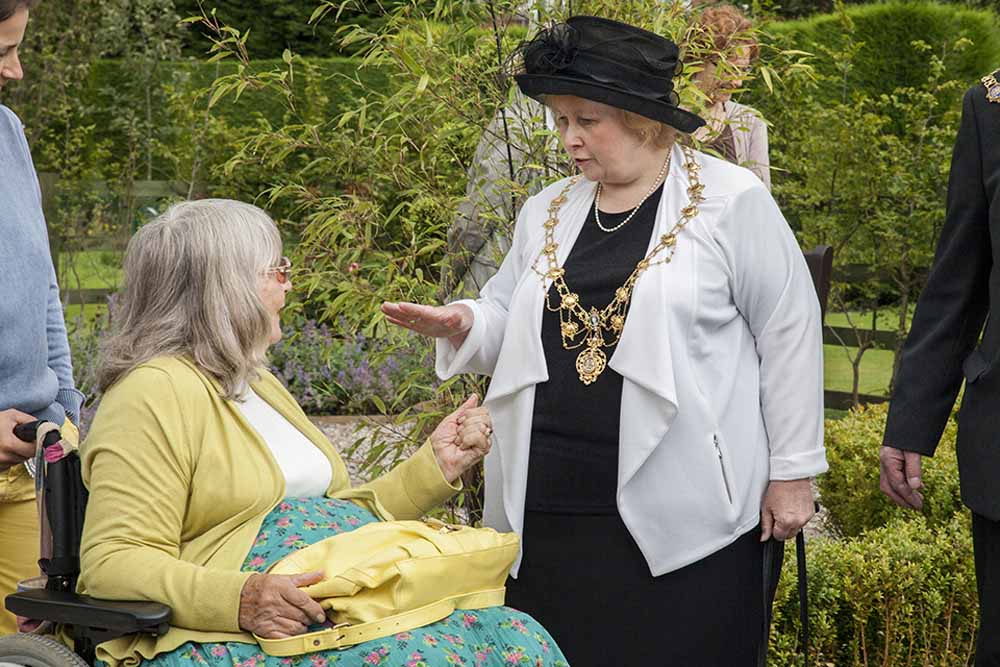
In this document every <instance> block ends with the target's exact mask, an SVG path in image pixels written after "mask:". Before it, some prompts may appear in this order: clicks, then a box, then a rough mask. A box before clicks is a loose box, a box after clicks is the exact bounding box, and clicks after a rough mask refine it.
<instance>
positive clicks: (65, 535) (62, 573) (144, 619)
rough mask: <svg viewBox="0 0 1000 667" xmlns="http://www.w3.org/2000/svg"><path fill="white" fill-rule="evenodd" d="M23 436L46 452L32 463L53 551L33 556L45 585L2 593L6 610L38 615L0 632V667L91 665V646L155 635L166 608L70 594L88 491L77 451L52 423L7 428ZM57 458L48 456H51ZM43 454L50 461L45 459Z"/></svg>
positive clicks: (163, 624) (164, 624)
mask: <svg viewBox="0 0 1000 667" xmlns="http://www.w3.org/2000/svg"><path fill="white" fill-rule="evenodd" d="M14 433H15V435H16V436H17V437H18V438H20V439H21V440H24V441H25V442H36V436H37V435H39V434H41V436H42V442H41V443H40V447H41V451H42V452H43V453H45V454H46V455H48V456H47V457H45V458H43V459H42V460H38V459H36V461H38V463H37V465H36V473H35V474H36V482H37V485H38V488H39V489H40V493H41V494H42V507H43V512H44V515H45V516H44V518H43V525H44V524H45V523H47V524H48V526H49V528H50V529H51V532H52V554H51V556H49V557H47V558H42V559H41V560H40V561H39V565H40V566H41V569H42V572H44V574H45V577H44V580H45V587H44V588H38V589H29V590H21V591H19V592H17V593H14V594H12V595H8V596H7V598H6V599H5V600H4V605H5V606H6V608H7V609H8V611H10V612H11V613H13V614H16V615H17V616H23V617H25V618H30V619H33V620H37V621H41V622H42V625H41V626H40V627H39V629H38V630H37V631H36V632H32V633H24V632H22V633H18V634H15V635H8V636H6V637H0V667H90V666H91V665H93V664H94V660H95V655H94V651H95V647H96V646H97V645H98V644H100V643H101V642H105V641H108V640H111V639H115V638H116V637H121V636H123V635H130V634H137V633H141V634H151V635H161V634H164V633H165V632H166V631H167V630H168V629H169V628H170V615H171V610H170V608H169V607H167V606H165V605H162V604H157V603H154V602H117V601H108V600H98V599H95V598H92V597H89V596H86V595H77V594H76V582H77V579H78V578H79V576H80V537H81V534H82V532H83V516H84V511H85V509H86V506H87V490H86V488H84V485H83V479H82V477H81V474H80V457H79V455H78V453H77V452H76V451H75V450H73V451H70V452H68V453H66V452H62V451H61V450H62V447H61V445H60V444H59V443H60V441H61V439H62V437H61V435H60V433H59V430H58V429H57V428H54V426H53V425H52V424H43V422H37V421H36V422H32V423H29V424H22V425H21V426H18V427H16V428H15V429H14ZM57 456H58V457H59V459H58V460H54V459H55V458H56V457H57ZM46 459H48V460H51V462H45V461H46ZM55 625H59V626H62V628H63V631H64V635H65V636H68V637H69V638H71V639H72V643H73V648H72V649H70V647H69V646H67V645H66V644H64V643H62V642H60V641H57V640H56V639H53V638H51V637H50V636H47V635H45V634H41V632H44V631H45V630H47V629H51V628H53V627H54V626H55Z"/></svg>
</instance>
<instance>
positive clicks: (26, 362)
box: [0, 0, 83, 634]
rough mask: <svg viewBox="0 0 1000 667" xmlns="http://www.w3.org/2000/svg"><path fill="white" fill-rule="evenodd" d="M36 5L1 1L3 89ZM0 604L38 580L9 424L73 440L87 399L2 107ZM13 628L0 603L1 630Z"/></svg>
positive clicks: (28, 163)
mask: <svg viewBox="0 0 1000 667" xmlns="http://www.w3.org/2000/svg"><path fill="white" fill-rule="evenodd" d="M36 2H37V0H0V91H2V90H3V88H4V87H5V86H6V85H7V84H8V83H10V82H11V81H18V80H20V79H21V78H22V76H23V70H22V69H21V63H20V60H19V57H18V48H19V46H20V44H21V41H22V40H23V39H24V32H25V28H26V27H27V24H28V12H29V10H30V9H31V6H32V5H34V4H35V3H36ZM0 266H3V267H4V271H5V273H6V275H7V276H9V277H10V278H11V280H9V281H8V283H7V288H6V289H5V290H4V293H3V294H2V296H0V598H2V597H4V596H6V595H7V594H8V593H10V592H13V590H14V589H15V587H16V585H17V582H18V581H19V580H21V579H26V578H29V577H32V576H35V575H36V574H38V565H37V561H38V545H39V527H38V513H37V509H36V507H35V487H34V483H33V482H32V479H31V476H30V475H29V473H28V470H27V468H26V467H25V466H24V465H23V463H24V462H25V461H26V460H27V459H29V458H31V457H32V455H33V454H34V451H35V446H34V444H27V443H23V442H21V441H20V440H18V439H17V438H16V437H15V436H14V427H15V426H17V425H18V424H21V423H24V422H30V421H33V420H35V419H44V420H47V421H52V422H54V423H56V424H64V429H63V430H64V433H66V437H67V438H72V437H74V435H73V434H74V433H75V426H74V422H76V423H78V422H79V414H80V405H81V402H82V400H83V395H82V394H81V393H80V392H79V391H77V390H76V388H75V386H74V384H73V367H72V364H71V361H70V352H69V342H68V341H67V339H66V325H65V322H64V321H63V312H62V303H61V302H60V300H59V286H58V285H57V284H56V274H55V269H54V268H53V266H52V257H51V255H50V253H49V239H48V233H47V231H46V226H45V218H44V216H43V214H42V198H41V191H40V189H39V187H38V178H37V176H36V174H35V167H34V164H33V163H32V160H31V153H30V152H29V150H28V142H27V139H26V138H25V136H24V127H23V125H22V124H21V121H20V119H19V118H18V117H17V116H16V115H14V113H13V112H12V111H11V110H10V109H8V108H7V107H5V106H3V105H2V104H0ZM15 630H16V622H15V619H14V617H13V616H12V615H11V614H10V613H8V612H7V611H6V610H3V609H2V605H0V634H7V633H10V632H14V631H15Z"/></svg>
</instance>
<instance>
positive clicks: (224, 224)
mask: <svg viewBox="0 0 1000 667" xmlns="http://www.w3.org/2000/svg"><path fill="white" fill-rule="evenodd" d="M280 257H281V236H280V235H279V233H278V229H277V227H276V226H275V224H274V222H273V221H272V220H271V218H270V217H269V216H268V215H267V213H265V212H264V211H262V210H261V209H259V208H257V207H256V206H252V205H250V204H244V203H242V202H237V201H231V200H227V199H205V200H201V201H192V202H183V203H180V204H176V205H174V206H171V207H170V208H169V209H168V210H167V211H166V212H165V213H164V214H163V215H161V216H159V217H158V218H157V219H156V220H154V221H153V222H151V223H149V224H148V225H146V226H145V227H143V228H141V229H140V230H139V231H138V232H137V233H136V234H135V235H134V236H133V237H132V240H131V241H129V244H128V249H127V250H126V253H125V276H124V283H123V287H122V290H121V292H120V293H119V295H118V301H117V303H116V304H115V308H114V316H113V320H114V321H113V326H114V330H113V334H112V336H111V337H110V338H109V340H108V341H107V342H106V343H105V345H104V346H103V349H102V359H101V364H100V368H99V370H98V384H99V387H100V390H101V391H102V392H103V391H107V389H108V388H109V387H110V386H111V385H113V384H114V383H115V382H117V381H118V380H119V379H121V378H122V377H123V376H124V375H125V374H127V373H128V372H129V371H131V370H132V369H133V368H135V367H136V366H138V365H140V364H142V363H144V362H146V361H149V360H151V359H153V358H155V357H162V356H184V357H187V358H189V359H191V360H192V361H194V363H195V364H196V365H197V366H198V367H199V368H200V369H201V370H202V371H203V372H205V373H206V374H207V375H209V376H211V377H213V378H215V379H216V380H217V381H218V382H219V384H220V385H221V386H222V392H223V395H224V396H225V398H229V399H235V398H239V397H240V396H241V395H242V394H244V393H245V390H246V387H247V386H248V385H249V383H250V382H252V381H253V380H254V379H256V378H257V372H258V369H260V368H261V367H262V366H263V364H264V355H265V353H266V351H267V346H268V337H269V332H270V330H271V324H270V318H269V316H268V313H267V310H265V308H264V305H263V304H262V303H261V300H260V297H259V296H258V292H257V285H258V281H259V280H260V277H261V275H262V274H263V273H264V272H266V271H267V269H268V268H269V267H272V266H275V265H276V264H277V263H278V261H279V259H280Z"/></svg>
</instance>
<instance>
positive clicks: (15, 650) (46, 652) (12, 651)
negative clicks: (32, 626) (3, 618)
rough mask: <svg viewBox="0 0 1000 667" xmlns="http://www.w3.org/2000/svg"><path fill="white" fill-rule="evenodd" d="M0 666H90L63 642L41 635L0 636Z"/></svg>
mask: <svg viewBox="0 0 1000 667" xmlns="http://www.w3.org/2000/svg"><path fill="white" fill-rule="evenodd" d="M0 667H90V666H89V665H88V664H87V663H86V662H84V660H83V658H81V657H80V656H78V655H77V654H76V653H73V651H71V650H69V648H67V646H66V645H65V644H61V643H59V642H57V641H56V640H54V639H52V638H50V637H45V636H43V635H28V634H23V633H22V634H16V635H7V636H6V637H0Z"/></svg>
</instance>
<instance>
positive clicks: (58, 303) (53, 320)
mask: <svg viewBox="0 0 1000 667" xmlns="http://www.w3.org/2000/svg"><path fill="white" fill-rule="evenodd" d="M46 308H47V311H46V318H45V336H46V339H47V341H48V350H49V368H51V369H52V371H53V372H54V373H55V374H56V377H57V378H59V391H58V392H57V393H56V403H59V404H60V405H61V406H62V407H63V409H64V410H65V411H66V415H67V416H68V417H69V418H70V419H71V420H72V421H73V423H74V424H77V425H79V423H80V408H81V407H82V405H83V400H84V396H83V394H82V393H80V392H79V391H77V389H76V384H75V383H74V382H73V361H72V359H71V357H70V351H69V340H68V339H67V337H66V322H65V320H64V318H63V307H62V300H61V299H60V298H59V283H58V282H57V281H56V271H55V268H54V267H52V268H50V274H49V297H48V303H47V306H46Z"/></svg>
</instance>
